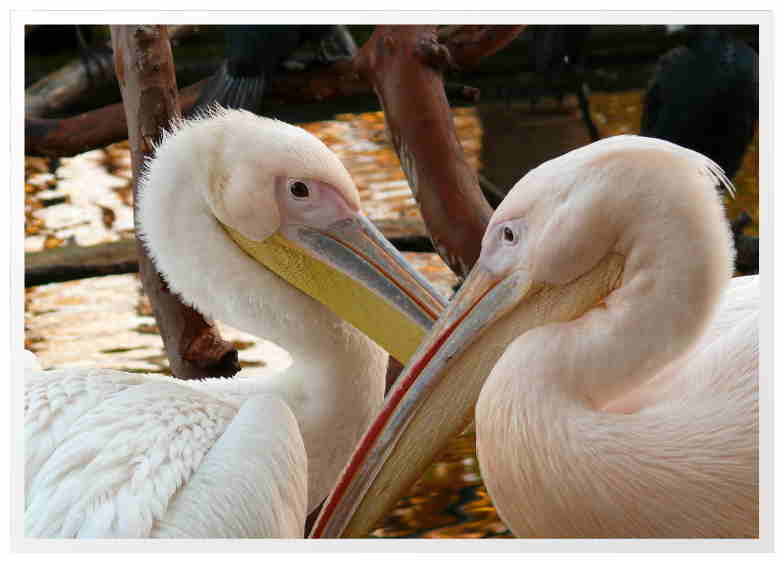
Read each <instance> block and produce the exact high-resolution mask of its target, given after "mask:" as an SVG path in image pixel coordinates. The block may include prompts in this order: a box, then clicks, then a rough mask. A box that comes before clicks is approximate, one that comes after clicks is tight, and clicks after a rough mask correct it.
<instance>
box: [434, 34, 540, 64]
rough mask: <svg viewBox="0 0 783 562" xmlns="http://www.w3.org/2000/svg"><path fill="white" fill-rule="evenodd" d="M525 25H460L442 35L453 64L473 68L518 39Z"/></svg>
mask: <svg viewBox="0 0 783 562" xmlns="http://www.w3.org/2000/svg"><path fill="white" fill-rule="evenodd" d="M525 27H527V26H525V25H460V26H458V27H457V28H456V29H453V30H452V31H451V32H450V33H447V34H443V35H440V37H442V38H443V45H444V46H445V47H446V49H448V51H449V54H450V55H451V61H452V64H453V65H454V66H455V67H456V68H458V69H460V70H467V69H470V68H473V67H475V66H477V65H478V64H479V62H481V60H482V59H483V58H485V57H488V56H490V55H492V54H494V53H496V52H498V51H499V50H500V49H502V48H503V47H505V46H506V45H508V44H509V43H511V42H512V41H513V40H514V39H516V37H517V35H519V34H520V33H521V32H522V30H523V29H525Z"/></svg>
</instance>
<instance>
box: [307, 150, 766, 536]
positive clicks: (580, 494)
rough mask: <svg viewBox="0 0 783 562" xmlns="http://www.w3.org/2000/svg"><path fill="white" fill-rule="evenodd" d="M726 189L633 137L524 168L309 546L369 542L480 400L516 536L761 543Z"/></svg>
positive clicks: (479, 415) (501, 505)
mask: <svg viewBox="0 0 783 562" xmlns="http://www.w3.org/2000/svg"><path fill="white" fill-rule="evenodd" d="M716 180H720V181H722V182H724V184H725V185H726V186H727V188H729V186H730V183H729V181H728V179H727V178H726V177H725V175H724V174H723V172H722V171H721V170H720V168H719V167H718V166H717V165H716V164H714V163H713V162H712V161H711V160H709V159H708V158H706V157H705V156H703V155H701V154H699V153H697V152H694V151H692V150H689V149H685V148H682V147H680V146H677V145H675V144H672V143H669V142H667V141H662V140H659V139H652V138H644V137H636V136H617V137H611V138H607V139H604V140H601V141H598V142H595V143H593V144H591V145H588V146H586V147H582V148H580V149H577V150H574V151H572V152H569V153H567V154H565V155H563V156H561V157H559V158H556V159H554V160H551V161H549V162H546V163H544V164H542V165H541V166H539V167H538V168H535V169H534V170H532V171H531V172H530V173H528V174H527V175H526V176H525V177H524V178H523V179H522V180H521V181H519V182H518V183H517V185H516V186H515V187H514V189H513V190H512V191H511V192H510V193H509V195H508V196H507V197H506V199H505V200H504V201H503V203H502V204H501V205H500V206H499V207H498V209H497V210H496V212H495V213H494V215H493V217H492V219H491V221H490V223H489V225H488V227H487V230H486V232H485V236H484V239H483V241H482V251H481V255H480V257H479V260H478V262H477V263H476V265H475V266H474V268H473V270H472V271H471V273H470V275H469V276H468V278H467V279H466V281H465V283H464V285H463V286H462V288H461V289H460V291H459V293H458V294H457V295H456V296H455V297H454V299H453V300H452V301H451V303H450V305H449V307H448V308H447V309H446V311H444V313H443V314H442V315H441V317H440V319H439V320H438V322H437V323H436V325H435V326H434V327H433V330H432V332H431V333H430V334H429V335H428V336H427V338H426V339H425V341H424V342H423V343H422V346H421V347H420V348H419V350H418V351H417V353H416V355H415V356H414V357H412V358H411V360H410V362H409V363H408V367H407V368H406V370H405V371H404V372H403V374H402V375H401V376H400V378H399V379H398V381H397V383H396V384H395V386H394V387H393V388H392V389H391V391H390V395H389V397H388V398H387V401H386V403H385V404H384V407H383V409H382V410H381V412H380V414H379V415H378V417H377V418H376V420H375V421H374V422H373V423H372V425H371V426H370V428H369V429H368V430H367V432H366V433H365V435H364V436H363V438H362V440H361V441H360V442H359V444H358V445H357V449H356V450H355V452H354V454H353V455H352V458H351V460H350V461H349V464H348V465H347V466H346V468H345V469H344V471H343V474H342V475H341V477H340V480H339V481H338V483H337V485H336V487H335V489H334V491H333V492H332V494H331V495H330V497H329V499H328V500H327V502H326V503H325V504H324V507H323V509H322V511H321V514H320V517H319V519H318V521H317V522H316V524H315V526H314V528H313V532H312V534H311V536H313V537H333V536H347V537H357V536H363V535H365V534H366V533H367V532H368V531H369V530H370V529H371V528H372V527H371V525H372V524H373V522H374V521H376V520H377V519H378V518H379V517H380V516H381V515H383V514H384V513H385V512H386V511H387V510H388V508H389V507H390V506H391V505H393V502H394V501H395V500H396V499H397V498H398V497H399V495H400V494H401V493H404V492H405V491H407V489H408V488H409V487H410V485H411V484H412V483H413V481H414V480H415V479H416V477H417V476H418V475H419V474H420V473H421V471H422V470H423V468H424V467H426V466H427V465H428V464H429V463H430V462H431V460H432V458H433V457H434V456H435V454H437V453H438V452H439V450H440V449H441V448H442V446H443V444H444V443H445V442H446V441H447V440H448V439H449V437H450V436H452V435H454V434H455V432H457V431H458V430H460V429H461V428H463V427H465V425H466V424H467V423H469V421H470V420H471V418H472V414H473V410H474V405H475V427H476V442H477V455H478V458H479V464H480V468H481V474H482V476H483V478H484V480H485V483H486V486H487V490H488V492H489V494H490V496H491V497H492V500H493V502H494V504H495V506H496V508H497V510H498V513H499V515H500V517H501V518H502V519H503V520H504V521H505V522H506V523H507V524H508V526H509V527H510V529H511V530H512V531H513V532H514V533H515V535H517V536H519V537H579V538H596V537H713V538H715V537H756V536H758V403H757V398H758V316H759V285H758V277H757V276H749V277H740V278H736V279H733V280H732V260H733V256H732V253H733V250H732V246H731V233H730V231H729V227H728V224H727V222H726V219H725V217H724V213H723V209H722V205H721V202H720V200H719V195H718V193H717V190H716V189H715V188H714V185H715V181H716Z"/></svg>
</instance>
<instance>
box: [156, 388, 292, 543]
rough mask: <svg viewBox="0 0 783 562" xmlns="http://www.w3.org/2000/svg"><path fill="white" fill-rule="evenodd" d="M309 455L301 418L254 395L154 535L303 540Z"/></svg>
mask: <svg viewBox="0 0 783 562" xmlns="http://www.w3.org/2000/svg"><path fill="white" fill-rule="evenodd" d="M306 517H307V453H306V452H305V448H304V442H303V441H302V437H301V435H300V433H299V427H298V426H297V422H296V418H295V417H294V415H293V413H292V412H291V410H290V409H289V408H288V406H287V405H286V403H285V402H283V401H282V400H280V399H278V398H275V397H273V396H269V395H260V396H253V397H251V398H249V399H247V400H246V401H245V402H244V403H243V404H242V408H241V409H240V411H239V413H238V414H237V415H236V417H235V418H234V419H233V421H232V422H231V424H230V425H229V426H228V427H227V428H226V431H225V432H224V433H223V435H222V436H221V437H220V438H219V439H218V441H217V443H215V445H214V446H213V447H212V449H210V451H209V452H208V453H207V455H206V457H204V460H203V461H202V463H201V465H200V466H199V468H198V470H197V471H196V473H195V474H194V475H193V477H192V478H191V479H190V481H189V482H188V483H187V486H185V487H184V488H182V489H181V490H180V491H179V492H178V493H177V495H176V497H175V498H174V500H173V501H172V502H171V505H170V506H169V510H168V511H167V513H166V515H165V517H164V518H163V520H162V521H161V522H160V524H159V525H156V528H155V529H153V533H152V535H153V536H155V537H166V538H204V537H231V538H260V537H274V538H301V537H302V535H303V533H304V521H305V518H306Z"/></svg>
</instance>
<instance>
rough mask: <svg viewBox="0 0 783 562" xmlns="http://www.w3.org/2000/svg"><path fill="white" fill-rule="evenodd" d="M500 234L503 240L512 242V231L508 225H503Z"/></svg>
mask: <svg viewBox="0 0 783 562" xmlns="http://www.w3.org/2000/svg"><path fill="white" fill-rule="evenodd" d="M501 234H502V236H503V240H505V241H506V242H514V231H513V230H511V228H509V227H508V226H504V227H503V229H502V230H501Z"/></svg>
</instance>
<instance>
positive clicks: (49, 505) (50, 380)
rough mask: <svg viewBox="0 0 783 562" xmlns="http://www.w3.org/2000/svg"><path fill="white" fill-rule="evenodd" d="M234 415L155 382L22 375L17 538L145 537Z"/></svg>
mask: <svg viewBox="0 0 783 562" xmlns="http://www.w3.org/2000/svg"><path fill="white" fill-rule="evenodd" d="M237 410H238V407H237V405H236V404H231V403H228V402H224V401H220V400H217V399H215V398H214V397H212V396H209V395H207V394H204V393H202V392H199V391H197V390H194V389H191V388H188V387H186V386H184V385H180V384H174V383H172V382H168V381H166V380H165V379H164V378H161V377H154V376H145V375H139V374H128V373H119V372H116V371H100V370H88V369H84V370H68V371H48V372H44V373H34V374H28V378H27V384H26V389H25V432H26V450H25V456H26V472H25V491H26V501H25V534H26V535H27V536H29V537H74V538H75V537H79V538H86V537H122V538H136V537H146V536H149V535H150V533H151V530H152V528H153V526H154V525H155V524H156V522H158V521H160V520H161V519H162V517H163V516H164V514H165V513H166V511H167V509H168V506H169V503H170V502H171V500H172V498H173V497H174V495H175V494H176V492H177V491H178V490H179V489H180V488H182V486H184V485H185V484H186V483H187V482H188V480H189V479H190V478H191V476H192V475H193V473H194V471H195V470H196V469H197V468H198V467H199V465H200V463H201V461H202V459H203V457H204V455H205V454H206V453H207V451H208V450H209V449H210V447H212V445H213V444H214V443H215V441H216V440H217V439H218V437H219V436H220V435H221V434H222V433H223V431H224V430H225V428H226V427H227V425H228V424H229V423H230V422H231V420H232V419H233V418H234V416H235V415H236V413H237Z"/></svg>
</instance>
